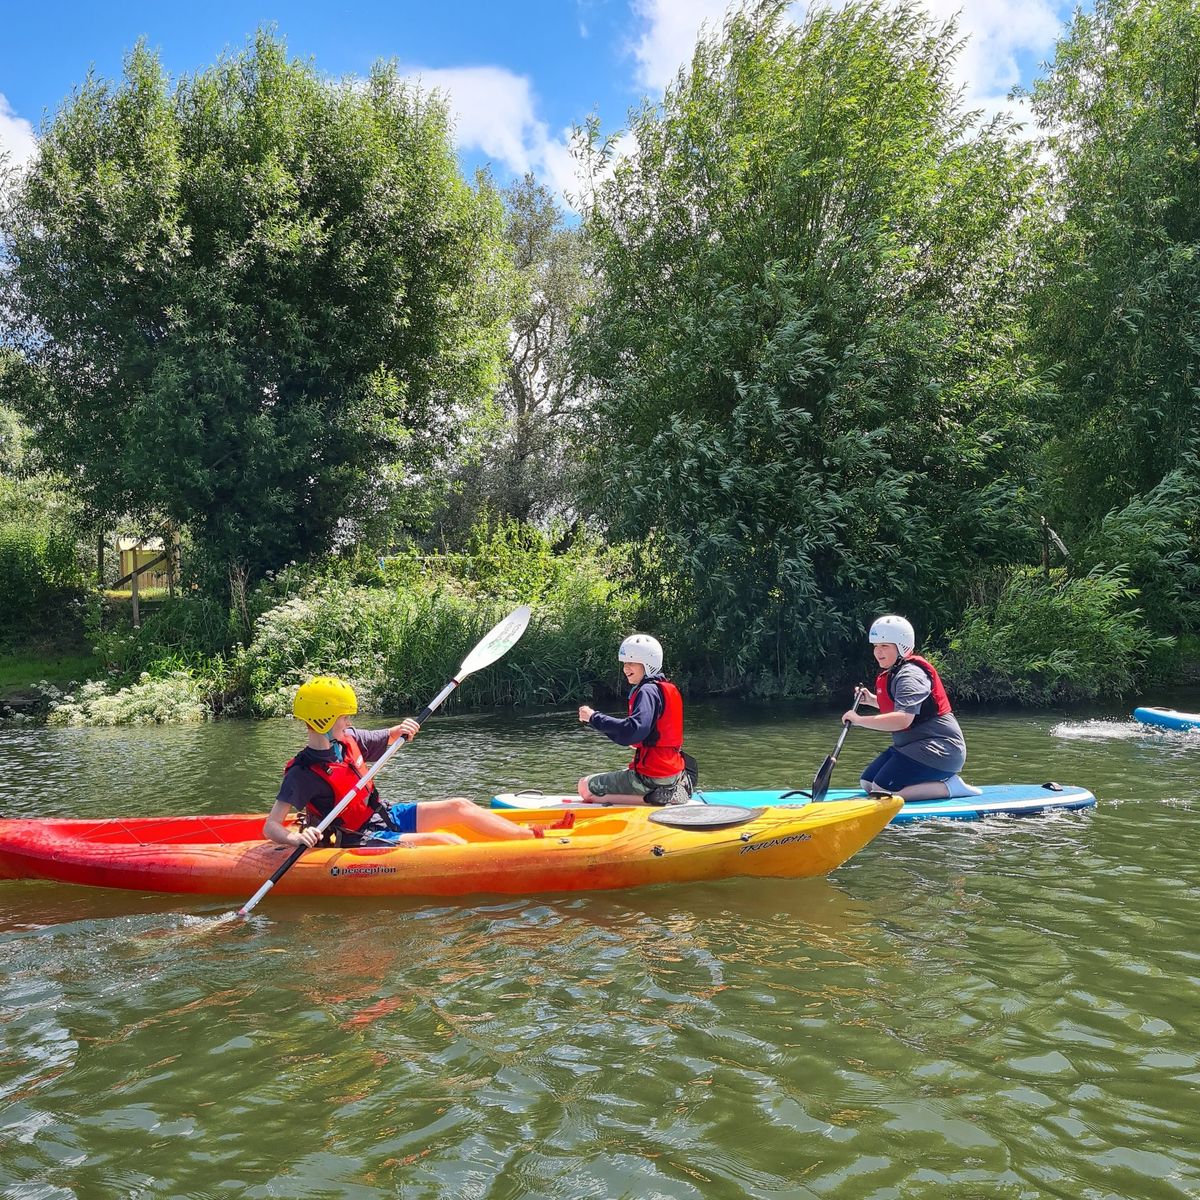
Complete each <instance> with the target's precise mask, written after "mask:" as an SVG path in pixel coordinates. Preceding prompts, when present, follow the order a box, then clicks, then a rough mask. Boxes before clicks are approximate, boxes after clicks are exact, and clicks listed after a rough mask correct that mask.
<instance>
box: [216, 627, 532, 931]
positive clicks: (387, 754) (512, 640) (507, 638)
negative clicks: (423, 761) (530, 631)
mask: <svg viewBox="0 0 1200 1200" xmlns="http://www.w3.org/2000/svg"><path fill="white" fill-rule="evenodd" d="M529 614H530V608H529V605H528V604H522V605H521V607H520V608H515V609H513V611H512V612H510V613H509V614H508V616H507V617H505V618H504V620H503V621H501V622H500V623H499V624H498V625H496V626H495V627H494V628H492V629H491V630H490V631H489V632H488V633H487V634H485V635H484V637H483V639H482V640H481V641H480V642H479V644H478V645H477V646H476V647H475V649H474V650H472V651H471V653H470V654H468V655H467V657H466V658H465V659H463V664H462V666H461V667H459V668H458V674H457V675H455V676H454V678H453V679H451V680H450V682H449V683H448V684H446V686H445V687H444V688H442V690H441V691H440V692H438V694H437V695H436V696H434V698H433V699H432V700H430V702H429V703H428V704H427V705H425V707H424V708H423V709H422V710H421V711H420V712H419V713H418V714H417V716H416V722H417V724H418V725H424V724H425V722H426V721H428V720H429V718H430V717H431V716H433V713H434V711H435V710H436V709H437V708H439V707H440V706H441V703H442V701H443V700H445V699H446V697H447V696H449V695H450V693H451V692H452V691H454V689H455V688H456V687H458V685H459V684H460V683H462V681H463V680H464V679H466V677H467V676H468V675H472V674H474V673H475V672H476V671H479V670H481V669H482V668H483V667H490V666H491V665H492V663H494V662H495V661H496V659H498V658H502V657H503V656H504V655H505V654H507V653H508V652H509V651H510V650H511V649H512V648H513V647H514V646H515V645H516V644H517V642H518V641H520V639H521V634H523V633H524V632H525V626H526V625H528V624H529ZM407 743H408V738H404V737H402V738H398V739H397V740H396V741H394V742H393V743H392V744H391V745H390V746H389V747H388V748H387V749H386V750H385V751H384V752H383V754H382V755H381V756H380V758H379V759H378V760H377V761H376V762H374V763H373V764H372V765H371V769H370V770H369V771H368V772H367V773H366V774H365V775H364V776H363V777H362V778H361V779H360V780H359V781H358V782H357V783H356V784H355V785H354V786H353V787H352V788H351V789H350V790H349V791H348V792H347V793H346V794H345V795H344V796H343V797H342V798H341V799H340V800H339V801H338V802H337V804H335V805H334V806H333V808H332V809H330V811H329V814H328V816H326V817H325V819H324V820H323V821H322V822H321V823H320V824H319V825H317V826H316V830H317V832H318V833H324V832H325V830H326V829H327V828H328V827H329V826H330V825H331V824H332V823H333V822H334V821H335V820H336V819H337V817H338V814H339V813H340V812H341V811H342V809H344V808H345V807H346V805H347V804H349V803H350V801H351V800H353V799H354V796H355V794H356V793H357V792H359V791H361V790H362V789H363V788H365V787H366V785H367V784H368V783H369V782H370V780H371V777H372V776H373V775H374V774H375V772H376V771H378V770H379V768H380V767H382V766H383V764H384V763H385V762H387V760H388V759H389V758H391V757H392V755H393V754H395V752H396V751H397V750H399V749H400V747H401V746H404V745H406V744H407ZM307 849H308V847H307V846H297V847H296V848H295V850H293V851H292V852H291V854H289V855H288V856H287V858H286V859H284V861H283V863H282V864H281V865H280V867H279V869H278V870H277V871H276V872H275V873H274V874H273V875H272V876H271V878H270V879H268V880H267V881H266V883H264V884H263V885H262V887H260V888H259V889H258V891H257V892H255V893H254V895H253V896H251V897H250V899H249V900H247V901H246V903H245V904H243V905H242V907H241V908H239V909H238V911H237V915H238V916H239V917H244V916H246V915H247V914H248V913H249V912H250V910H251V909H252V908H254V906H255V905H256V904H257V903H258V902H259V901H260V900H261V899H262V898H263V897H264V896H265V895H266V894H267V893H268V892H269V891H270V890H271V889H272V888H273V887H274V886H275V885H276V884H277V883H278V882H279V881H280V880H281V879H282V878H283V877H284V876H285V875H286V874H287V873H288V871H290V870H291V868H292V864H293V863H295V862H296V860H297V859H298V858H299V857H300V856H301V855H302V854H303V853H304V852H305V850H307Z"/></svg>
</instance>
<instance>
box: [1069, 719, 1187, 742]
mask: <svg viewBox="0 0 1200 1200" xmlns="http://www.w3.org/2000/svg"><path fill="white" fill-rule="evenodd" d="M1050 736H1051V737H1058V738H1066V739H1068V740H1072V741H1079V740H1081V739H1089V738H1091V739H1095V740H1101V739H1102V740H1105V741H1146V740H1157V739H1162V740H1165V741H1169V742H1173V743H1174V742H1179V741H1180V740H1184V741H1189V740H1196V741H1200V729H1190V730H1182V729H1164V728H1160V727H1158V726H1156V725H1146V724H1144V723H1143V722H1141V721H1103V720H1093V721H1060V722H1059V724H1057V725H1054V726H1052V727H1051V729H1050Z"/></svg>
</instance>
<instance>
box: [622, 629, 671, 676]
mask: <svg viewBox="0 0 1200 1200" xmlns="http://www.w3.org/2000/svg"><path fill="white" fill-rule="evenodd" d="M617 657H618V658H619V659H620V660H621V661H622V662H635V663H641V664H642V666H643V667H645V668H646V672H647V674H649V675H653V674H655V672H657V671H661V670H662V664H663V652H662V646H661V644H660V643H659V640H658V638H652V637H651V636H650V635H649V634H648V633H631V634H630V635H629V636H628V637H627V638H626V639H625V640H624V641H623V642H622V643H621V648H620V650H618V651H617Z"/></svg>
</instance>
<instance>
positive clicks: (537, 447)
mask: <svg viewBox="0 0 1200 1200" xmlns="http://www.w3.org/2000/svg"><path fill="white" fill-rule="evenodd" d="M504 202H505V218H506V219H505V236H504V243H505V248H506V251H507V253H508V255H509V258H510V262H511V266H512V274H511V286H512V295H511V315H510V326H509V337H508V354H507V357H506V360H505V363H504V372H503V375H502V376H501V379H500V384H499V387H498V388H497V390H496V394H495V397H494V406H493V408H492V409H491V411H490V413H489V414H488V415H487V416H486V417H485V418H484V419H483V420H482V421H481V422H480V424H479V426H478V428H477V429H476V430H475V431H474V434H475V436H474V439H473V441H474V445H473V446H469V447H468V448H467V451H466V454H465V456H464V458H465V461H464V462H463V464H462V465H461V466H460V467H459V469H458V471H457V472H456V480H455V482H456V485H457V486H456V491H457V495H456V497H455V498H454V499H453V500H452V502H451V504H450V505H449V507H448V510H447V512H446V513H445V514H443V520H442V523H443V528H444V529H445V528H446V527H448V526H452V527H454V528H455V529H456V530H457V533H458V535H459V536H461V535H462V534H463V533H464V532H465V531H466V530H467V529H468V528H469V527H470V526H471V525H472V524H473V522H474V521H475V519H476V518H477V516H478V514H479V513H480V511H481V510H484V509H486V510H487V511H489V512H491V513H493V514H495V515H497V516H500V517H504V516H509V517H514V518H516V520H518V521H520V522H522V523H526V524H543V525H544V524H546V523H547V522H548V521H550V520H552V519H554V518H567V517H570V516H571V515H573V512H574V503H575V492H576V486H577V484H576V480H575V476H576V474H577V470H578V457H577V454H576V451H575V446H574V436H573V435H574V433H575V429H576V424H577V419H578V416H579V413H580V409H581V406H582V404H583V402H584V401H583V396H582V395H581V390H582V387H581V380H580V379H579V375H578V370H577V364H576V360H575V358H574V356H573V353H572V350H573V346H574V342H575V339H576V338H577V336H578V333H579V325H580V320H581V316H582V313H583V310H584V306H585V302H586V300H587V296H588V293H589V289H590V283H589V275H588V269H587V261H586V246H585V242H584V238H583V234H582V231H581V230H580V229H579V228H578V227H575V228H569V227H567V225H566V222H565V220H564V217H563V213H562V211H561V210H560V209H559V207H558V205H557V204H556V203H555V201H554V198H553V196H552V195H551V194H550V192H549V191H548V190H547V189H546V188H545V187H544V186H543V185H541V184H539V183H538V182H537V181H536V179H535V178H534V177H533V175H526V176H525V177H524V179H522V180H521V181H520V182H518V183H515V184H513V185H512V186H511V187H510V188H508V189H507V190H506V191H505V193H504Z"/></svg>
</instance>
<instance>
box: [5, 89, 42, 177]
mask: <svg viewBox="0 0 1200 1200" xmlns="http://www.w3.org/2000/svg"><path fill="white" fill-rule="evenodd" d="M36 150H37V138H36V137H35V136H34V133H33V126H32V125H31V124H30V123H29V122H28V121H27V120H25V118H24V117H18V116H17V114H16V113H15V112H13V110H12V108H11V106H10V105H9V103H8V100H7V99H6V98H5V97H4V95H3V94H2V93H0V152H3V151H7V152H8V153H9V154H10V155H11V158H10V160H9V162H10V164H11V165H13V166H23V165H24V164H25V163H27V162H28V161H29V160H30V159H31V158H32V157H33V155H34V153H35V151H36Z"/></svg>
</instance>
